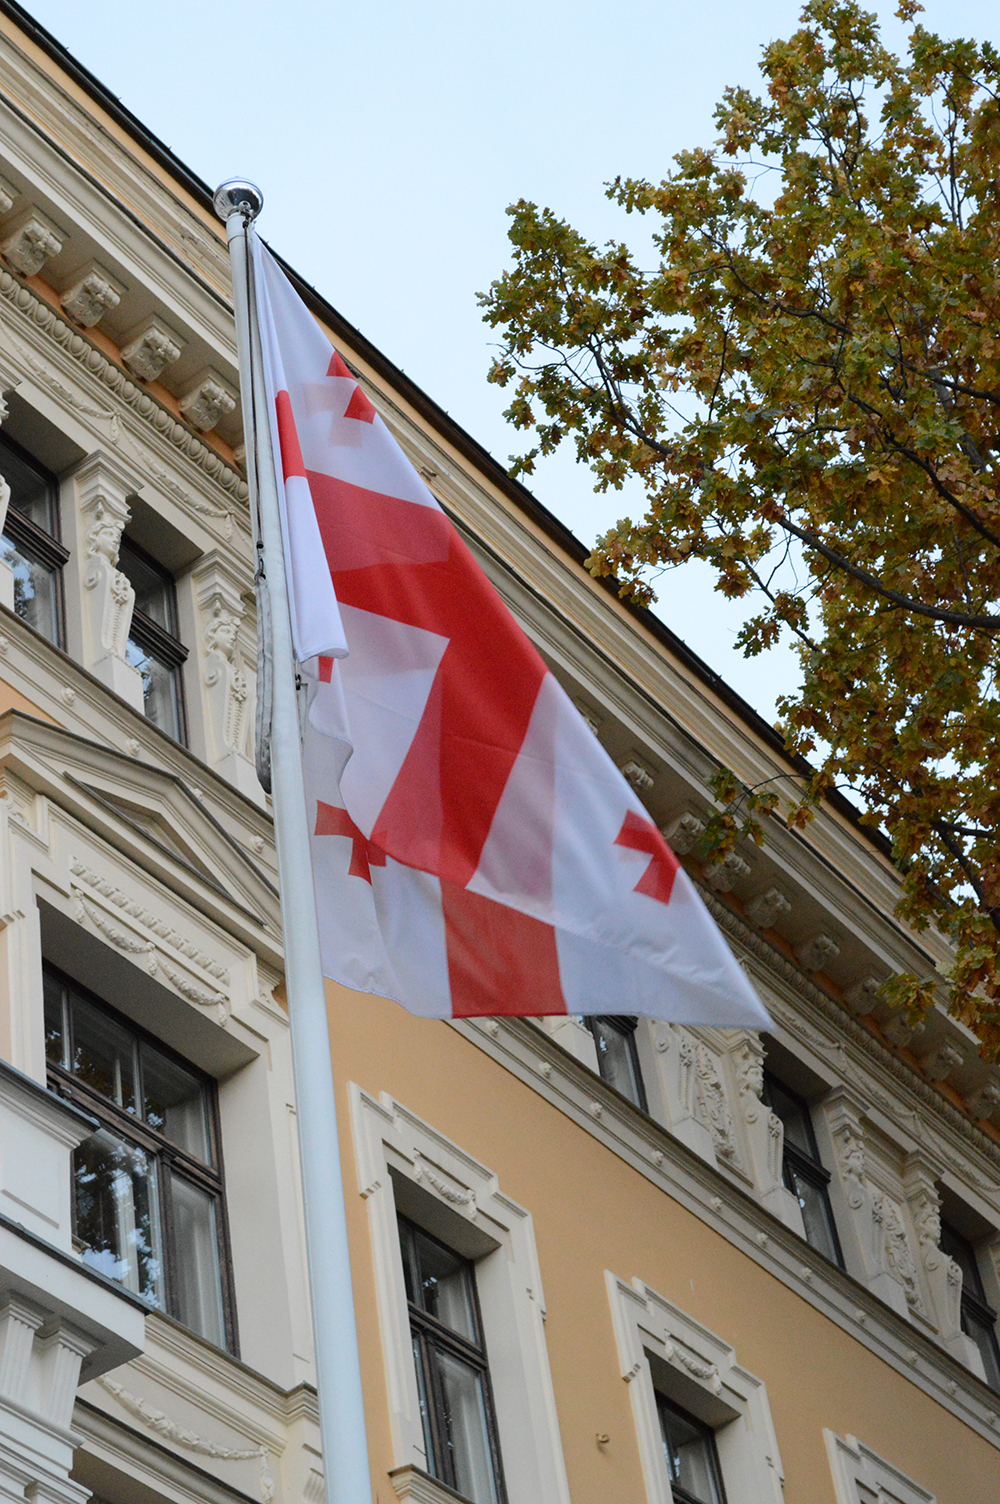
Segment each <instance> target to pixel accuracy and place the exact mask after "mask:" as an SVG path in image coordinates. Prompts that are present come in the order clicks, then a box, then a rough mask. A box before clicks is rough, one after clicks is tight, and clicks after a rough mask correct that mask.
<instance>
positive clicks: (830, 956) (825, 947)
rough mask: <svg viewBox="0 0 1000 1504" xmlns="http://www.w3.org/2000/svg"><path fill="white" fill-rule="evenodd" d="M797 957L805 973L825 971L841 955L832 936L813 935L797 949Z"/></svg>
mask: <svg viewBox="0 0 1000 1504" xmlns="http://www.w3.org/2000/svg"><path fill="white" fill-rule="evenodd" d="M795 955H796V957H797V959H798V962H799V965H800V966H801V967H802V969H803V970H804V971H825V970H826V967H827V965H828V964H829V963H830V962H831V961H836V959H837V957H838V956H839V955H840V946H839V945H838V944H837V942H836V940H834V938H833V936H832V935H823V934H819V935H813V936H812V937H811V938H810V939H808V940H806V941H805V942H804V943H803V944H802V945H799V946H797V947H796V950H795Z"/></svg>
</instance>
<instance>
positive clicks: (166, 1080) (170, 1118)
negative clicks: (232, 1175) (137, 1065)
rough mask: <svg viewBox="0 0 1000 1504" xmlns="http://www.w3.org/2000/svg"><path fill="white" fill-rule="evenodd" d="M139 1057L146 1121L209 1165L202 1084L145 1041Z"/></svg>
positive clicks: (172, 1141)
mask: <svg viewBox="0 0 1000 1504" xmlns="http://www.w3.org/2000/svg"><path fill="white" fill-rule="evenodd" d="M140 1058H141V1060H142V1112H143V1117H144V1118H145V1120H146V1122H147V1123H148V1124H149V1126H150V1127H151V1128H155V1129H156V1130H157V1131H158V1132H159V1133H162V1134H163V1136H164V1137H165V1138H168V1139H169V1140H170V1142H171V1143H173V1144H176V1145H177V1147H178V1148H179V1149H183V1150H184V1151H185V1152H186V1153H188V1154H192V1155H193V1156H194V1157H195V1159H200V1160H202V1162H203V1163H204V1164H211V1163H212V1150H211V1144H210V1140H209V1134H208V1102H207V1094H206V1091H205V1088H204V1086H203V1085H202V1083H201V1082H200V1081H199V1080H198V1078H197V1076H194V1075H192V1073H191V1072H190V1071H186V1070H185V1069H184V1067H183V1066H182V1065H177V1064H176V1063H175V1062H174V1061H173V1060H169V1059H168V1058H167V1056H166V1055H162V1054H161V1053H160V1051H159V1050H158V1049H156V1048H155V1047H154V1046H153V1045H150V1044H146V1043H145V1041H143V1043H142V1045H141V1046H140Z"/></svg>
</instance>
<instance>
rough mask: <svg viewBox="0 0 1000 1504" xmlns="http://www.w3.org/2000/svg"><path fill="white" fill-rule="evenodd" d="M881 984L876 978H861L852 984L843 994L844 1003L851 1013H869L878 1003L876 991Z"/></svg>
mask: <svg viewBox="0 0 1000 1504" xmlns="http://www.w3.org/2000/svg"><path fill="white" fill-rule="evenodd" d="M881 985H882V983H881V982H880V981H879V979H878V977H874V976H870V975H869V976H863V977H859V978H858V980H857V981H856V982H852V983H851V985H850V987H848V989H847V991H846V992H845V993H844V1001H845V1003H846V1004H847V1006H848V1007H849V1008H850V1010H851V1012H852V1013H857V1014H865V1013H871V1012H872V1010H873V1009H874V1007H875V1005H876V1004H877V1002H878V990H879V988H880V987H881Z"/></svg>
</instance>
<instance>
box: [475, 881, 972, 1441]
mask: <svg viewBox="0 0 1000 1504" xmlns="http://www.w3.org/2000/svg"><path fill="white" fill-rule="evenodd" d="M719 907H720V909H721V905H720V906H719ZM750 933H751V934H755V932H752V931H751V932H750ZM788 965H789V970H790V972H791V974H792V976H793V977H795V978H797V979H798V982H799V986H800V987H805V986H808V985H809V984H808V983H805V982H803V979H802V974H801V972H799V971H798V969H797V968H796V967H794V966H793V964H792V963H791V962H789V963H788ZM830 1007H831V1008H832V1009H833V1008H836V1011H837V1016H838V1017H839V1018H843V1019H845V1020H846V1022H847V1025H848V1026H849V1027H854V1026H853V1022H852V1020H851V1019H850V1017H849V1015H847V1014H846V1013H845V1012H844V1010H843V1009H841V1008H838V1007H837V1005H835V1004H834V1003H833V1002H832V1001H831V1002H830ZM451 1027H452V1028H454V1029H456V1030H457V1031H458V1032H459V1033H460V1034H461V1035H462V1036H463V1038H466V1039H469V1040H470V1041H473V1042H475V1043H476V1044H477V1045H478V1047H479V1048H480V1049H483V1050H485V1051H486V1053H487V1054H489V1055H490V1056H491V1057H493V1058H494V1059H496V1060H497V1061H498V1062H500V1063H501V1064H502V1065H503V1066H504V1067H505V1069H507V1070H509V1071H510V1072H511V1073H512V1074H513V1075H514V1076H515V1077H516V1078H517V1079H518V1080H520V1081H522V1082H524V1083H525V1084H527V1085H529V1086H530V1087H531V1088H532V1089H533V1090H534V1091H536V1092H538V1093H539V1094H540V1095H541V1096H542V1097H544V1098H545V1099H546V1100H547V1101H549V1102H551V1103H552V1104H553V1106H555V1107H557V1108H558V1109H559V1110H560V1111H562V1112H565V1113H566V1114H567V1116H568V1117H569V1118H570V1119H571V1121H573V1122H574V1123H576V1124H577V1126H578V1127H581V1128H583V1129H584V1130H585V1131H586V1132H587V1133H589V1134H591V1135H592V1136H593V1137H595V1138H596V1139H598V1140H599V1141H600V1142H601V1143H602V1144H603V1145H604V1146H605V1147H606V1148H607V1149H609V1150H610V1151H611V1152H612V1153H615V1154H617V1155H619V1156H620V1157H621V1158H622V1159H623V1160H624V1161H625V1163H627V1164H628V1165H630V1166H631V1168H632V1169H634V1170H635V1171H636V1172H637V1173H638V1174H640V1175H643V1176H644V1177H645V1178H647V1179H648V1180H650V1181H651V1182H652V1183H653V1184H654V1185H657V1186H659V1187H661V1188H662V1189H664V1190H665V1191H666V1192H667V1193H668V1194H669V1195H670V1196H672V1197H673V1199H674V1200H676V1201H677V1202H678V1203H679V1204H680V1205H682V1206H684V1207H685V1208H686V1209H687V1210H688V1211H690V1212H691V1213H692V1215H693V1216H696V1217H698V1218H699V1219H700V1220H701V1221H702V1222H704V1223H706V1224H707V1225H708V1226H710V1227H712V1228H713V1229H714V1230H715V1231H716V1232H717V1233H719V1235H720V1236H722V1237H724V1238H726V1239H727V1240H728V1241H729V1242H730V1243H731V1244H732V1245H733V1246H734V1247H736V1248H738V1249H739V1250H740V1251H741V1252H742V1253H744V1254H745V1255H746V1256H747V1257H749V1258H750V1259H752V1260H753V1261H754V1262H756V1263H758V1264H760V1265H761V1266H762V1267H763V1268H765V1269H767V1271H768V1272H769V1273H770V1274H772V1275H773V1276H774V1277H775V1278H777V1279H779V1280H780V1281H781V1282H782V1283H783V1284H784V1285H785V1286H787V1287H788V1288H790V1289H792V1290H794V1291H795V1293H796V1294H797V1295H799V1296H800V1297H801V1298H802V1299H803V1300H805V1301H806V1302H808V1303H809V1304H810V1305H812V1306H813V1307H814V1308H815V1309H816V1310H818V1311H821V1312H822V1313H823V1315H824V1316H826V1317H827V1318H828V1319H830V1320H832V1321H834V1322H835V1323H836V1324H837V1325H838V1326H839V1327H840V1328H841V1329H842V1330H843V1331H845V1332H847V1333H849V1334H850V1336H851V1337H852V1338H853V1340H855V1341H857V1342H858V1343H860V1344H861V1345H862V1346H863V1347H865V1348H866V1349H868V1350H869V1351H871V1352H873V1353H876V1354H877V1355H878V1356H879V1357H880V1358H881V1359H882V1360H883V1361H885V1362H888V1363H889V1365H890V1366H891V1367H892V1368H893V1369H894V1371H895V1372H897V1373H899V1374H902V1375H903V1376H904V1377H905V1378H906V1379H907V1380H908V1381H909V1382H911V1383H913V1384H915V1385H916V1386H917V1387H918V1388H919V1389H920V1390H921V1391H922V1392H923V1393H925V1394H927V1395H929V1396H931V1397H932V1398H933V1399H934V1401H935V1402H936V1403H937V1404H939V1405H941V1406H942V1407H943V1408H944V1409H945V1410H947V1411H948V1412H949V1413H951V1414H954V1415H956V1416H959V1417H960V1418H961V1419H962V1420H963V1421H964V1422H965V1424H967V1425H969V1426H970V1427H971V1428H972V1429H973V1430H975V1432H976V1434H977V1435H979V1436H981V1437H984V1438H985V1439H987V1440H988V1441H989V1442H990V1443H991V1445H993V1446H995V1447H998V1448H1000V1403H998V1402H997V1397H996V1396H995V1395H994V1394H992V1393H991V1392H990V1391H989V1390H987V1389H986V1387H985V1385H983V1384H982V1383H981V1382H980V1381H977V1380H976V1379H975V1378H974V1377H973V1375H972V1374H971V1373H970V1372H969V1369H968V1368H967V1367H966V1366H965V1365H964V1364H962V1363H959V1362H958V1361H956V1359H955V1358H954V1357H953V1356H952V1355H951V1354H949V1353H948V1352H947V1351H946V1350H944V1348H943V1347H942V1346H941V1345H940V1344H939V1343H937V1342H936V1341H935V1340H934V1339H933V1338H932V1337H931V1335H930V1333H929V1332H927V1331H926V1329H924V1328H923V1327H922V1326H921V1327H920V1328H917V1327H915V1326H914V1325H912V1324H911V1323H910V1321H909V1319H908V1313H907V1312H906V1311H903V1312H902V1313H901V1312H900V1311H899V1309H898V1305H896V1304H893V1305H889V1304H887V1303H886V1302H885V1301H883V1300H882V1299H881V1298H880V1297H879V1296H878V1295H877V1294H876V1293H875V1292H872V1291H870V1290H868V1289H866V1288H865V1286H866V1285H867V1280H866V1279H865V1277H864V1274H863V1272H862V1271H861V1270H860V1267H859V1263H858V1262H857V1261H855V1263H854V1264H851V1263H850V1262H849V1265H848V1275H846V1276H845V1275H844V1274H842V1273H841V1271H840V1270H839V1269H837V1268H836V1267H835V1266H834V1265H832V1264H831V1263H830V1262H829V1261H828V1260H827V1259H825V1258H824V1257H823V1256H822V1255H821V1254H819V1253H817V1252H816V1251H815V1250H814V1249H812V1248H810V1247H809V1245H808V1244H807V1243H806V1242H805V1241H804V1240H802V1239H801V1238H799V1237H797V1236H795V1235H794V1234H793V1233H792V1232H791V1231H790V1230H788V1229H787V1228H785V1227H783V1226H782V1224H781V1222H780V1221H779V1220H778V1219H777V1218H776V1217H775V1216H774V1214H773V1212H769V1211H768V1210H765V1208H764V1207H762V1206H760V1205H759V1204H755V1202H753V1201H751V1200H750V1198H749V1197H746V1196H742V1197H741V1196H734V1195H733V1194H732V1180H731V1178H730V1177H729V1176H727V1175H725V1174H722V1173H720V1172H719V1171H718V1170H717V1169H715V1167H714V1163H713V1160H714V1156H713V1155H712V1154H711V1152H710V1151H709V1152H708V1153H707V1154H697V1153H692V1152H690V1151H689V1150H688V1149H687V1147H686V1146H685V1145H682V1144H681V1143H680V1142H679V1141H678V1139H679V1136H678V1135H677V1133H676V1131H675V1129H674V1128H670V1130H669V1131H666V1130H664V1129H660V1128H658V1127H657V1126H656V1125H655V1124H652V1123H650V1122H649V1120H648V1118H645V1117H644V1115H642V1114H640V1113H639V1112H637V1111H636V1110H635V1109H633V1108H632V1107H631V1106H630V1105H629V1104H628V1103H625V1102H623V1101H621V1100H620V1099H619V1098H618V1096H617V1094H616V1093H614V1092H613V1091H611V1090H610V1089H606V1088H604V1086H603V1083H602V1082H601V1081H600V1080H599V1079H595V1077H594V1075H593V1074H592V1073H591V1072H590V1071H589V1070H587V1069H586V1068H585V1067H584V1066H582V1065H580V1064H579V1062H577V1061H576V1060H575V1059H574V1058H572V1057H571V1056H570V1055H569V1054H567V1052H566V1051H565V1050H563V1049H561V1048H560V1046H559V1044H558V1043H557V1042H556V1041H555V1040H554V1039H550V1038H549V1037H548V1036H546V1035H545V1034H543V1033H542V1032H541V1031H540V1030H538V1029H537V1028H535V1027H533V1026H532V1025H530V1024H527V1023H525V1022H524V1021H522V1020H517V1019H504V1020H499V1019H484V1020H461V1021H456V1022H454V1023H452V1025H451ZM683 1032H684V1033H686V1032H687V1031H683ZM863 1039H864V1041H865V1043H866V1045H867V1043H868V1041H869V1039H870V1042H871V1046H872V1049H873V1051H877V1052H878V1058H879V1060H880V1061H884V1063H885V1064H886V1065H887V1066H893V1065H895V1064H896V1059H895V1057H894V1056H892V1055H891V1053H890V1052H889V1051H888V1050H887V1048H886V1047H885V1046H884V1045H880V1044H879V1043H878V1041H877V1040H876V1039H875V1037H874V1036H869V1035H868V1034H867V1031H865V1032H864V1034H863ZM858 1042H859V1043H860V1042H861V1041H860V1040H859V1041H858ZM540 1052H544V1053H545V1054H547V1057H548V1060H549V1062H550V1063H551V1065H552V1070H551V1072H550V1073H549V1074H547V1075H543V1074H542V1073H540V1071H539V1065H538V1057H539V1053H540ZM672 1052H673V1053H676V1052H675V1051H674V1046H673V1045H671V1046H670V1051H668V1052H667V1054H665V1055H663V1056H658V1057H657V1058H658V1059H664V1060H669V1059H670V1057H671V1053H672ZM861 1059H862V1060H863V1059H864V1057H863V1056H862V1057H861ZM870 1064H871V1062H870V1061H868V1062H866V1063H865V1065H864V1067H862V1065H861V1064H860V1062H859V1060H858V1059H855V1060H853V1061H852V1062H851V1069H852V1071H853V1079H854V1080H855V1082H856V1085H857V1088H858V1092H859V1093H864V1094H867V1093H868V1092H869V1091H870V1090H871V1086H872V1077H871V1076H870V1075H869V1066H870ZM899 1068H900V1069H901V1070H904V1069H905V1070H906V1074H907V1076H908V1077H912V1078H913V1081H914V1083H915V1086H916V1089H917V1090H918V1091H921V1090H923V1091H926V1092H927V1095H928V1099H929V1105H930V1106H931V1107H932V1108H933V1106H934V1105H935V1100H934V1099H935V1098H936V1097H937V1093H934V1092H933V1089H932V1088H929V1087H926V1085H925V1083H923V1082H922V1081H921V1079H920V1078H919V1076H917V1075H916V1073H915V1072H913V1071H912V1069H911V1068H907V1067H903V1066H900V1067H899ZM595 1097H598V1098H599V1105H600V1106H601V1109H602V1110H601V1116H600V1117H599V1118H598V1117H595V1116H594V1114H593V1112H592V1111H591V1104H592V1103H593V1102H594V1099H595ZM897 1100H898V1106H899V1108H900V1109H901V1110H903V1111H905V1110H906V1108H905V1100H904V1099H903V1098H902V1097H900V1098H899V1099H897ZM947 1105H948V1104H945V1106H946V1108H947ZM952 1115H953V1116H954V1118H955V1119H956V1126H957V1127H959V1128H961V1130H962V1131H963V1133H964V1136H965V1138H966V1140H968V1141H970V1143H971V1140H972V1139H973V1138H975V1139H976V1141H977V1144H978V1140H979V1138H980V1135H979V1134H978V1133H977V1131H976V1130H975V1129H974V1128H973V1127H972V1126H971V1125H970V1124H969V1121H968V1119H967V1117H966V1116H965V1115H964V1114H961V1113H959V1112H958V1110H957V1109H952V1113H951V1114H948V1115H947V1116H948V1121H949V1122H950V1121H951V1116H952ZM941 1116H942V1117H943V1116H944V1114H942V1115H941ZM703 1131H705V1130H703ZM983 1149H984V1152H992V1150H993V1145H992V1144H989V1143H988V1142H984V1144H983ZM935 1153H936V1154H939V1155H940V1157H941V1158H942V1159H948V1157H949V1154H950V1158H952V1159H954V1160H955V1164H956V1174H957V1173H959V1170H958V1166H959V1164H964V1168H965V1173H966V1175H967V1176H968V1175H970V1174H971V1175H974V1176H975V1178H976V1180H977V1182H979V1181H981V1182H982V1187H983V1191H982V1194H983V1196H984V1197H985V1196H986V1194H987V1192H988V1191H989V1184H988V1183H987V1181H986V1180H985V1179H984V1178H983V1177H982V1176H981V1175H979V1174H978V1173H977V1172H976V1170H975V1169H974V1168H973V1164H972V1160H971V1158H966V1159H965V1160H964V1161H962V1160H959V1158H958V1157H957V1156H956V1155H955V1153H954V1152H953V1151H950V1150H949V1147H948V1141H947V1139H944V1140H942V1142H941V1143H940V1144H936V1146H935ZM977 1162H978V1161H977ZM990 1163H992V1161H990ZM992 1183H993V1184H994V1186H995V1181H993V1182H992ZM835 1189H837V1190H838V1191H839V1176H835V1177H834V1182H833V1183H832V1184H831V1194H832V1193H833V1192H834V1190H835ZM982 1204H983V1205H984V1207H986V1206H988V1205H990V1204H991V1203H988V1202H987V1201H985V1200H984V1201H983V1203H982ZM997 1215H998V1218H1000V1211H998V1213H997ZM842 1223H843V1224H844V1225H847V1224H848V1223H849V1218H848V1217H847V1214H846V1212H845V1213H844V1214H843V1217H841V1215H840V1213H838V1226H840V1225H842ZM845 1254H849V1249H848V1248H847V1247H845ZM851 1275H853V1276H854V1277H853V1278H851V1277H850V1276H851ZM858 1281H860V1284H859V1283H858ZM893 1283H895V1282H893ZM895 1288H896V1290H897V1292H898V1294H899V1303H900V1304H902V1305H903V1306H904V1307H905V1300H903V1299H902V1291H901V1289H900V1287H899V1285H898V1284H896V1285H895Z"/></svg>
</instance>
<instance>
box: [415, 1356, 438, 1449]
mask: <svg viewBox="0 0 1000 1504" xmlns="http://www.w3.org/2000/svg"><path fill="white" fill-rule="evenodd" d="M412 1342H413V1364H414V1367H415V1368H416V1370H417V1398H418V1400H419V1402H420V1424H421V1425H422V1426H423V1430H424V1452H425V1455H426V1458H427V1471H428V1472H429V1473H433V1474H434V1476H435V1477H439V1476H440V1471H439V1468H438V1463H437V1461H436V1459H435V1456H434V1435H433V1433H432V1431H431V1412H430V1406H429V1404H428V1402H427V1380H426V1378H425V1376H424V1359H423V1348H422V1346H421V1343H420V1339H419V1337H416V1336H414V1337H413V1338H412Z"/></svg>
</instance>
